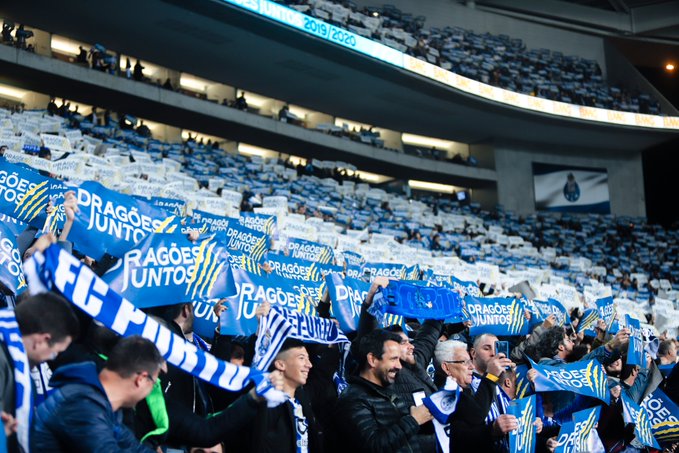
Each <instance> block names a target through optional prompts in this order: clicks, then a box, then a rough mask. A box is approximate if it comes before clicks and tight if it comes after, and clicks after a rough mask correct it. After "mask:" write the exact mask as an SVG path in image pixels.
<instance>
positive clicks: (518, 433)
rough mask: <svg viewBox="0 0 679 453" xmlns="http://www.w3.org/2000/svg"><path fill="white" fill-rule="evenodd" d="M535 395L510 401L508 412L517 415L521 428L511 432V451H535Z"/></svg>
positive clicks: (513, 452)
mask: <svg viewBox="0 0 679 453" xmlns="http://www.w3.org/2000/svg"><path fill="white" fill-rule="evenodd" d="M535 404H536V403H535V395H531V396H529V397H528V398H521V399H518V400H514V401H512V402H511V403H509V407H508V408H507V413H508V414H510V415H513V416H515V417H516V420H517V422H518V424H519V428H518V429H516V430H514V431H510V432H509V451H510V453H534V452H535V425H534V423H535Z"/></svg>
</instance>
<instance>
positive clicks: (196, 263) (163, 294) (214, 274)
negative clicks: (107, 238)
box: [102, 233, 236, 308]
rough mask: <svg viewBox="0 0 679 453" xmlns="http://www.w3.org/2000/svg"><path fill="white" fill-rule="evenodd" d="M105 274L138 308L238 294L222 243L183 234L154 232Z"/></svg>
mask: <svg viewBox="0 0 679 453" xmlns="http://www.w3.org/2000/svg"><path fill="white" fill-rule="evenodd" d="M102 279H103V280H104V281H105V282H106V283H108V284H109V285H110V287H111V289H113V290H114V291H116V292H117V293H119V294H121V295H122V296H123V297H125V298H127V299H128V300H130V301H132V302H133V303H134V304H135V306H137V307H139V308H147V307H153V306H158V305H174V304H179V303H182V302H193V301H198V300H207V299H220V298H224V297H229V296H232V295H234V294H236V287H235V285H234V282H233V276H232V275H231V268H230V266H229V261H228V258H227V252H226V249H225V248H224V246H222V245H220V244H218V243H217V241H214V240H211V239H205V240H203V241H202V242H200V243H196V244H194V243H192V242H191V241H189V240H188V239H187V238H186V236H185V235H183V234H181V233H172V234H169V233H152V234H150V235H148V236H147V237H146V239H144V240H143V241H142V242H140V243H139V244H138V245H137V246H135V247H134V248H133V249H132V250H128V251H127V252H125V253H124V254H123V256H122V258H121V259H120V260H118V262H117V263H116V265H115V266H114V267H112V268H111V269H110V270H109V271H108V272H107V273H106V274H104V276H103V277H102Z"/></svg>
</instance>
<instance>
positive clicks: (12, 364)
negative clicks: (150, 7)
mask: <svg viewBox="0 0 679 453" xmlns="http://www.w3.org/2000/svg"><path fill="white" fill-rule="evenodd" d="M50 113H52V114H50ZM59 113H60V112H58V111H55V112H50V111H48V110H44V111H31V112H22V113H16V112H15V113H12V112H9V111H0V153H1V154H2V157H1V158H0V189H1V190H2V193H1V196H0V208H1V214H2V216H3V224H2V230H1V231H0V232H1V234H2V237H1V238H0V239H1V241H2V247H1V248H0V252H1V256H2V268H0V282H2V290H3V295H4V297H3V301H4V303H5V305H6V308H5V309H3V310H2V311H0V317H1V318H2V320H3V322H1V323H0V339H1V342H2V347H1V348H0V388H1V389H2V392H1V393H0V395H1V397H2V401H1V403H2V421H3V423H4V427H5V429H4V434H5V435H6V438H7V446H8V449H9V451H22V450H23V451H35V452H43V451H63V452H73V451H140V452H141V451H175V450H179V451H187V452H199V451H210V452H221V451H237V452H241V451H276V452H279V451H290V452H307V451H308V452H318V451H370V452H388V451H394V452H396V451H410V452H413V451H428V452H433V451H437V449H442V450H443V451H453V452H464V451H479V452H494V451H497V452H515V451H533V449H534V450H535V451H550V452H552V451H614V452H622V451H625V452H632V451H656V450H657V451H662V450H666V451H673V450H674V448H675V447H676V442H678V441H679V437H678V435H677V432H678V431H679V429H677V423H679V421H678V418H677V417H679V410H678V409H677V406H676V405H677V404H679V390H678V388H677V380H678V378H679V371H676V370H675V364H676V361H677V353H676V351H677V339H676V338H677V333H678V332H677V327H678V324H677V323H676V322H675V321H674V319H673V318H676V316H675V313H676V311H675V308H676V307H675V303H676V300H677V299H678V295H679V293H678V292H677V289H676V288H677V284H679V281H678V280H677V271H676V270H675V269H676V263H675V262H674V260H675V259H676V255H677V254H676V251H677V230H676V229H668V230H665V229H662V228H660V227H658V226H654V225H647V224H645V223H643V221H641V220H640V219H629V218H616V217H613V216H600V215H597V216H595V215H587V216H575V215H561V216H558V215H549V214H546V213H541V214H538V215H534V216H529V217H519V216H516V215H514V214H512V213H509V212H504V211H503V210H501V209H498V210H497V211H494V212H485V211H482V210H480V209H479V207H478V206H477V205H473V204H472V205H470V204H467V205H462V206H461V205H459V204H458V203H457V202H455V201H453V200H451V199H449V198H445V197H422V198H421V199H420V200H415V199H407V198H406V197H403V196H401V195H398V194H394V193H387V192H385V191H384V190H380V189H376V188H372V187H370V186H369V185H368V184H365V183H361V182H360V181H355V180H352V178H350V177H349V176H348V175H347V174H346V173H342V172H341V170H338V167H340V168H342V166H343V164H342V163H338V162H325V161H317V160H313V161H309V162H307V165H302V166H300V167H299V168H297V167H294V166H293V165H292V164H291V163H290V161H286V160H283V159H274V160H271V161H268V160H265V159H263V158H259V157H250V158H247V157H245V156H243V155H238V154H233V153H227V152H224V151H223V150H221V149H220V148H219V146H218V144H216V143H210V144H208V143H202V144H201V143H199V142H196V140H195V139H194V138H193V137H190V138H189V140H187V141H186V142H184V143H164V142H161V141H158V140H155V139H153V138H150V137H149V136H148V135H146V134H144V133H140V131H139V130H138V129H137V130H135V129H134V128H130V127H129V126H130V124H136V119H135V118H133V117H131V116H130V115H123V114H121V115H120V116H117V115H115V114H110V115H109V119H108V122H107V124H102V125H100V124H98V123H96V122H94V121H92V119H93V118H89V119H88V118H85V117H83V118H82V120H78V121H77V122H73V121H72V118H71V117H70V116H71V115H70V113H69V114H66V113H65V112H61V113H62V114H65V116H68V118H64V117H61V116H59ZM76 125H77V126H78V128H73V127H72V126H76ZM142 132H143V131H142ZM344 165H345V164H344ZM93 181H97V182H96V183H95V182H93ZM134 219H137V220H134ZM114 221H115V222H117V223H114ZM113 225H118V226H117V227H113ZM126 232H130V235H132V236H133V237H130V235H127V234H126ZM217 250H220V252H217ZM22 262H23V263H22ZM163 263H164V264H163ZM169 263H171V265H170V264H169ZM168 266H169V267H168ZM182 266H186V267H182ZM180 268H181V269H184V270H183V271H180ZM168 269H169V270H168ZM160 271H163V272H166V271H167V272H166V273H156V274H154V273H155V272H160ZM182 272H183V273H182ZM140 275H144V276H148V278H146V277H140ZM151 275H157V276H160V277H156V278H153V277H151ZM178 275H183V278H179V277H177V276H178ZM211 276H212V277H211ZM142 280H143V282H142ZM126 282H127V283H126ZM135 282H136V283H135ZM154 282H155V283H154ZM204 282H205V283H204ZM139 283H143V284H139ZM135 285H136V286H135ZM135 291H136V292H135ZM118 294H120V296H119V295H118ZM121 296H122V297H124V298H126V299H127V300H128V301H129V303H126V302H125V300H123V299H121ZM135 307H136V308H135ZM205 307H207V310H206V309H205ZM172 449H175V450H172Z"/></svg>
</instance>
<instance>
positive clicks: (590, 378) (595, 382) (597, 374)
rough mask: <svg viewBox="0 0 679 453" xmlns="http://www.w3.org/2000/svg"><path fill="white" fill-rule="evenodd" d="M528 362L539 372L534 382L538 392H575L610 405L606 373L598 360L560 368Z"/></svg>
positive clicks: (569, 364) (568, 364)
mask: <svg viewBox="0 0 679 453" xmlns="http://www.w3.org/2000/svg"><path fill="white" fill-rule="evenodd" d="M528 360H529V361H530V364H531V366H532V368H534V369H535V370H536V371H537V372H538V374H537V377H536V378H535V381H534V382H533V384H534V385H535V391H536V392H554V391H566V392H573V393H577V394H580V395H585V396H591V397H593V398H598V399H600V400H601V401H603V402H605V403H606V404H608V403H609V401H610V397H611V395H610V392H609V391H608V388H607V385H606V371H605V370H604V367H603V365H601V363H599V361H598V360H596V359H591V360H587V361H579V362H574V363H567V364H563V365H560V366H549V365H538V364H537V363H535V362H533V361H532V360H530V359H528Z"/></svg>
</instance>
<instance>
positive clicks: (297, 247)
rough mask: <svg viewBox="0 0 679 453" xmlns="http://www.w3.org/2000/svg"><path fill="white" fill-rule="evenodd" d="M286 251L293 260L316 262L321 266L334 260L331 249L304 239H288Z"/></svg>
mask: <svg viewBox="0 0 679 453" xmlns="http://www.w3.org/2000/svg"><path fill="white" fill-rule="evenodd" d="M287 249H288V252H289V253H290V256H291V257H293V258H299V259H303V260H307V261H316V262H318V263H321V264H329V263H332V262H333V261H334V259H335V253H334V252H333V251H332V248H331V247H329V246H327V245H324V244H320V243H318V242H313V241H307V240H305V239H298V238H288V244H287Z"/></svg>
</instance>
